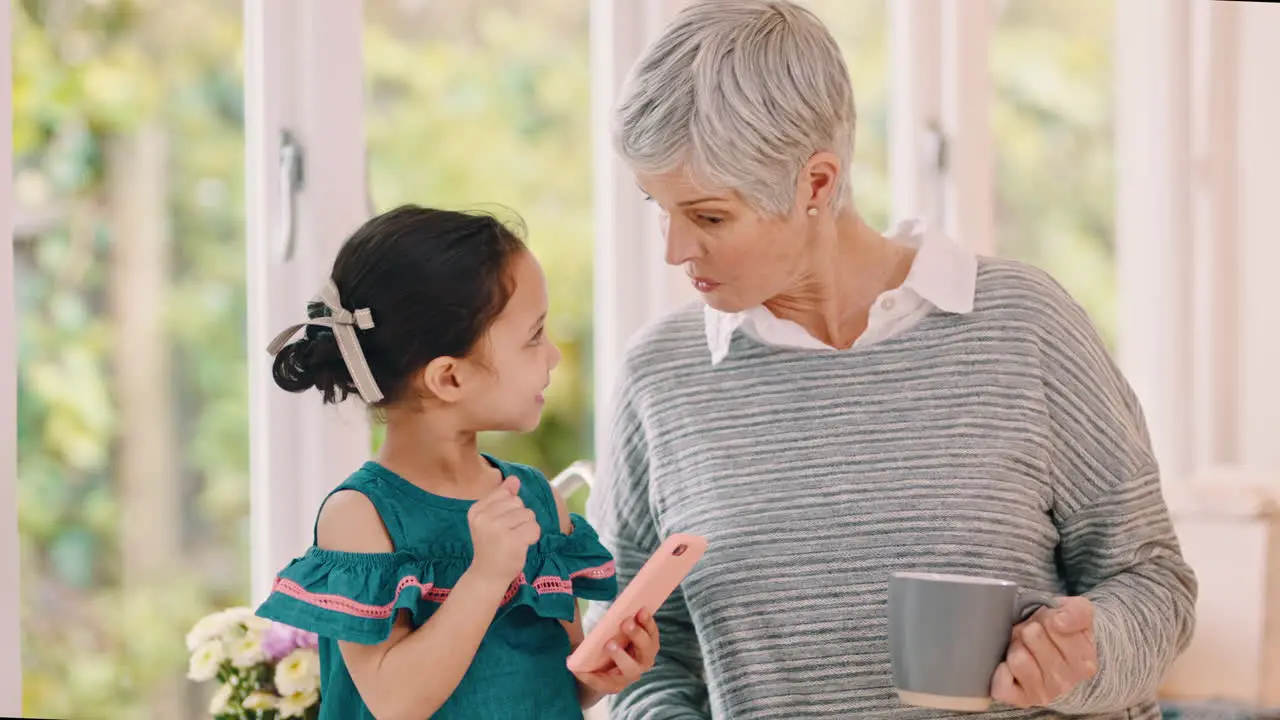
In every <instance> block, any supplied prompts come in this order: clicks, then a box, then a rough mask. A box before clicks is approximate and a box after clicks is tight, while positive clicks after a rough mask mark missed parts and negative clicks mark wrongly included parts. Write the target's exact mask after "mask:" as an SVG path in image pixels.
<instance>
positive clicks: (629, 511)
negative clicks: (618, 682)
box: [587, 375, 710, 720]
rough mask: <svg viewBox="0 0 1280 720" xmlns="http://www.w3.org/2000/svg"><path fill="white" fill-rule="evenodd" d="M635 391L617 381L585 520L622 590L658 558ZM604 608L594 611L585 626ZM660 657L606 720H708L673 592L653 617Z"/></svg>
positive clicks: (698, 666) (680, 603)
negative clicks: (610, 560) (606, 439)
mask: <svg viewBox="0 0 1280 720" xmlns="http://www.w3.org/2000/svg"><path fill="white" fill-rule="evenodd" d="M634 392H635V388H634V386H633V384H632V380H631V378H630V376H629V375H624V378H623V381H622V383H621V387H620V389H619V392H618V405H617V408H616V410H615V413H614V417H613V421H612V425H611V431H610V435H609V447H608V449H607V451H606V453H605V455H604V456H603V457H602V459H601V464H600V471H599V472H598V473H597V477H596V483H595V485H594V486H593V488H592V492H591V500H590V512H589V516H590V517H591V520H592V522H594V523H595V525H596V528H597V530H598V531H599V533H600V536H601V538H602V539H603V541H604V543H605V545H606V546H607V547H609V548H610V549H611V550H612V551H613V553H614V558H615V561H616V563H617V572H618V585H619V588H620V589H622V588H625V587H626V584H627V583H629V582H630V581H631V579H632V578H634V577H635V575H636V573H637V572H639V570H640V567H641V566H642V565H643V564H644V563H645V561H646V560H648V559H649V556H650V555H651V554H652V553H653V552H654V551H656V550H657V548H658V545H659V544H660V538H659V533H658V528H657V523H656V521H655V520H654V517H653V513H652V510H651V504H650V502H649V447H648V442H647V440H646V436H645V431H644V425H643V423H642V421H641V415H640V412H639V410H638V409H637V407H636V405H635V402H634ZM607 608H608V606H607V605H606V604H603V603H593V605H592V608H591V611H590V612H589V613H588V616H587V625H588V626H591V625H593V624H594V623H595V622H596V621H598V620H599V618H600V617H601V616H602V615H603V614H604V611H605V610H606V609H607ZM654 620H655V621H656V622H657V625H658V632H659V636H660V643H661V649H660V650H659V652H658V656H657V658H656V660H655V662H654V666H653V669H651V670H650V671H649V672H647V673H645V674H644V676H642V677H641V678H640V679H639V680H637V681H636V682H635V683H634V684H632V685H631V686H630V687H628V688H627V689H626V690H624V691H623V692H621V693H619V694H618V695H616V696H614V697H613V699H612V701H611V708H610V715H609V717H610V718H612V719H613V720H659V719H661V720H707V718H709V717H710V712H709V710H708V705H707V689H706V684H705V681H704V679H703V666H702V652H701V648H700V646H699V644H698V637H697V635H696V633H695V631H694V628H693V623H692V621H691V619H690V617H689V609H688V606H687V605H686V603H685V599H684V596H683V595H682V594H681V592H680V590H679V589H677V590H676V592H675V593H673V594H672V596H671V598H670V599H669V600H668V601H667V602H666V603H665V604H664V605H663V606H662V608H660V609H659V610H658V612H656V613H654Z"/></svg>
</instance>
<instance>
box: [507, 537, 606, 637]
mask: <svg viewBox="0 0 1280 720" xmlns="http://www.w3.org/2000/svg"><path fill="white" fill-rule="evenodd" d="M571 518H572V520H573V531H572V532H571V533H570V534H568V535H564V534H559V533H557V534H554V535H553V534H546V535H543V536H542V539H541V540H539V541H538V543H537V544H536V545H535V546H534V547H533V548H532V549H531V550H530V553H529V562H528V563H527V565H526V567H525V572H524V573H523V574H522V575H521V576H520V577H518V578H516V582H515V583H513V584H512V589H511V590H510V591H508V593H507V594H508V596H509V602H508V603H507V604H508V605H509V606H510V607H514V606H517V605H521V604H524V605H529V606H530V607H532V608H533V610H534V612H536V613H537V614H538V615H541V616H542V617H549V618H555V619H557V620H565V621H570V620H573V618H574V610H575V609H576V608H577V604H576V602H575V598H582V599H584V600H612V599H613V598H614V596H615V595H617V593H618V578H617V575H616V570H615V567H614V562H613V555H612V554H610V553H609V551H608V550H606V549H605V547H604V545H602V544H601V543H600V538H599V536H597V535H596V531H595V529H594V528H592V527H591V525H590V524H589V523H588V522H587V520H586V518H584V517H582V516H581V515H577V514H573V515H571Z"/></svg>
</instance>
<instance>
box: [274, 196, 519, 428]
mask: <svg viewBox="0 0 1280 720" xmlns="http://www.w3.org/2000/svg"><path fill="white" fill-rule="evenodd" d="M524 249H525V245H524V242H523V241H522V240H521V239H520V237H519V236H518V235H517V234H516V232H515V231H513V230H512V229H511V228H509V227H507V226H506V225H504V224H503V223H502V222H500V221H499V220H498V219H497V218H495V217H493V216H491V215H486V214H479V213H475V214H472V213H462V212H452V211H449V210H433V209H430V208H423V207H417V206H414V205H406V206H403V207H399V208H396V209H395V210H391V211H389V212H386V213H383V214H382V215H379V216H377V217H375V218H373V219H371V220H369V221H368V222H366V223H365V224H364V225H362V226H361V227H360V229H359V230H357V231H356V232H355V234H354V235H352V236H351V237H350V238H349V239H348V240H347V241H346V243H345V244H343V246H342V249H341V250H339V251H338V257H337V259H335V260H334V263H333V273H332V278H333V281H334V283H335V284H336V285H337V286H338V294H339V295H340V296H341V300H342V306H343V307H344V308H346V309H347V310H351V311H355V310H360V309H363V308H368V309H369V311H370V314H371V315H372V316H373V322H374V327H372V328H370V329H368V330H357V331H356V335H357V337H358V338H359V340H360V348H361V350H362V351H363V352H364V356H365V359H366V360H367V361H368V363H369V369H370V370H371V371H372V373H373V379H374V381H375V382H377V384H378V387H379V388H380V389H381V390H382V394H383V395H384V398H383V400H382V401H381V402H380V403H378V404H379V405H387V404H390V403H394V402H396V401H398V400H400V399H402V398H403V397H405V395H406V394H408V393H410V392H411V384H412V383H411V380H412V378H413V376H414V375H415V374H416V373H417V372H418V371H419V370H421V369H422V368H423V367H424V366H426V364H427V363H429V362H431V361H432V360H434V359H435V358H438V357H443V356H449V357H465V356H466V355H467V354H469V353H470V352H471V350H472V349H473V348H474V347H475V345H476V343H477V342H478V341H479V340H480V338H481V337H482V336H483V335H484V333H485V331H486V330H487V329H488V328H489V325H490V324H491V323H492V322H493V321H494V319H495V318H497V316H498V315H499V314H500V313H501V312H502V310H503V308H505V307H506V305H507V301H508V300H510V299H511V293H512V291H513V290H514V281H513V278H512V276H511V262H512V260H513V259H514V258H515V257H516V256H517V255H518V254H519V253H520V252H522V251H523V250H524ZM328 314H329V310H328V308H326V307H325V306H324V304H323V303H320V302H312V303H310V304H309V305H308V306H307V317H309V318H316V317H322V316H325V315H328ZM273 374H274V376H275V381H276V384H277V385H279V386H280V387H282V388H284V389H285V390H288V391H289V392H303V391H305V390H309V389H311V388H317V389H319V390H320V392H321V393H322V394H323V395H324V401H325V402H326V403H336V402H340V401H342V400H345V399H346V398H347V396H348V395H351V394H354V393H356V386H355V382H354V381H353V380H352V379H351V372H350V371H349V370H348V369H347V366H346V363H345V362H343V359H342V353H341V352H340V351H339V350H338V343H337V338H335V337H334V334H333V331H332V330H330V329H329V328H327V327H322V326H317V325H307V326H306V334H305V335H304V336H303V337H300V338H298V340H296V341H294V342H292V343H290V344H289V345H286V346H285V347H284V349H283V350H281V351H280V353H279V354H277V355H276V359H275V366H274V368H273Z"/></svg>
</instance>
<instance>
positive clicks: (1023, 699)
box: [991, 597, 1098, 708]
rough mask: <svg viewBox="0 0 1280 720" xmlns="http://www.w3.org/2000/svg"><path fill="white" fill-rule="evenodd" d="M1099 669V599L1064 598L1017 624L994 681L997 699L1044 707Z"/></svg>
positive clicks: (1019, 704) (992, 695) (1016, 705)
mask: <svg viewBox="0 0 1280 720" xmlns="http://www.w3.org/2000/svg"><path fill="white" fill-rule="evenodd" d="M1097 671H1098V648H1097V646H1096V645H1095V644H1094V641H1093V603H1091V602H1090V601H1089V600H1088V599H1086V598H1083V597H1069V598H1063V599H1062V600H1061V601H1060V603H1059V606H1058V607H1056V608H1041V609H1040V610H1038V611H1037V612H1036V614H1035V615H1032V616H1031V618H1030V619H1028V620H1027V621H1026V622H1023V623H1021V624H1019V625H1017V626H1015V627H1014V628H1013V639H1012V641H1011V642H1010V643H1009V651H1008V653H1007V654H1006V655H1005V661H1004V662H1003V663H1001V664H1000V667H998V668H996V674H995V677H994V678H992V680H991V697H992V698H993V699H995V700H998V701H999V702H1002V703H1005V704H1007V705H1013V706H1015V707H1020V708H1028V707H1032V706H1044V705H1048V704H1049V703H1052V702H1053V701H1054V700H1057V699H1058V698H1060V697H1062V696H1063V695H1066V694H1067V693H1069V692H1071V691H1072V690H1073V689H1075V687H1076V686H1077V685H1079V684H1080V683H1082V682H1084V681H1086V680H1088V679H1089V678H1091V677H1093V676H1094V673H1096V672H1097Z"/></svg>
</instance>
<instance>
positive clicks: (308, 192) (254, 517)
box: [244, 0, 370, 603]
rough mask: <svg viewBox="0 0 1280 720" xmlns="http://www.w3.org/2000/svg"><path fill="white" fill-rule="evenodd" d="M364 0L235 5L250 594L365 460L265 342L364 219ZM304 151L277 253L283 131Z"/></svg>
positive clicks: (266, 581) (265, 583)
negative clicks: (239, 47) (276, 371)
mask: <svg viewBox="0 0 1280 720" xmlns="http://www.w3.org/2000/svg"><path fill="white" fill-rule="evenodd" d="M363 11H364V6H363V3H360V2H340V3H328V2H326V3H316V2H310V0H273V1H272V2H258V0H246V1H245V3H244V25H245V27H244V36H245V62H244V64H245V163H246V167H245V186H246V208H245V215H246V224H247V228H246V231H247V237H246V256H247V262H248V268H247V286H248V296H249V303H248V307H249V317H248V353H249V368H248V375H249V396H250V401H249V427H250V439H249V450H250V453H249V455H250V547H251V550H250V555H251V558H250V568H251V569H250V572H251V579H252V583H251V586H252V600H253V602H254V603H257V602H259V601H261V600H262V599H264V598H265V597H266V595H267V594H268V593H269V592H270V589H271V584H272V582H273V580H274V577H275V574H276V572H277V571H278V570H279V569H280V568H282V567H284V565H285V564H287V563H288V561H289V560H290V559H291V558H293V557H295V556H296V555H298V554H300V553H301V552H302V551H303V550H304V549H305V548H306V547H307V545H308V544H309V543H310V542H311V540H312V535H311V533H312V522H313V520H314V518H315V516H316V512H317V510H318V509H319V506H320V504H321V503H322V501H323V499H324V497H325V495H326V494H327V493H328V492H329V491H330V490H331V489H332V488H333V487H334V486H336V485H338V484H339V483H340V482H342V480H343V479H345V478H346V476H347V475H348V474H349V473H350V472H351V470H352V469H353V468H355V467H358V466H359V465H360V463H362V462H364V461H365V460H366V459H368V456H369V451H370V427H369V422H368V417H367V415H366V414H365V413H364V411H363V409H362V408H360V407H358V405H357V404H356V403H345V404H344V405H341V406H339V407H338V408H328V407H326V408H321V407H319V405H318V403H317V399H316V398H315V396H314V395H311V394H306V395H293V394H290V393H285V392H281V391H280V390H279V389H278V388H276V386H275V383H274V381H273V380H272V376H271V362H270V358H269V357H268V356H267V354H266V352H265V348H266V347H267V344H268V343H269V342H270V341H271V338H272V337H274V336H275V334H276V333H277V332H279V331H280V330H282V329H283V328H285V327H288V326H289V325H292V324H294V323H297V322H299V321H300V320H301V319H303V318H304V317H305V311H306V303H307V301H308V300H309V299H310V298H311V297H313V296H314V295H315V294H316V293H317V292H318V291H319V290H320V288H321V286H322V285H323V283H324V282H325V281H326V280H327V279H328V273H329V270H330V268H331V266H332V262H333V257H334V255H336V253H337V250H338V248H339V247H340V246H341V244H342V242H343V240H344V239H345V238H346V237H347V236H348V235H349V234H350V233H351V231H353V230H354V229H355V228H356V227H357V226H358V225H359V224H360V223H362V222H364V221H365V220H366V219H367V218H368V206H367V204H366V202H367V201H366V198H367V195H368V194H367V190H366V185H365V183H366V179H365V177H366V173H365V131H364V78H363V67H364V66H363V61H362V54H363V53H362V28H363V21H364V17H363ZM286 130H287V131H289V132H290V133H292V135H293V136H294V137H295V138H296V139H297V141H298V142H299V143H300V145H301V147H302V165H303V167H302V176H303V179H302V187H301V190H300V192H298V193H297V195H296V198H295V200H294V219H295V232H296V236H295V237H296V240H295V251H294V255H293V257H292V259H290V260H289V261H287V262H281V261H280V260H279V255H278V253H279V252H280V244H281V243H280V233H281V228H282V224H283V223H284V221H285V220H284V219H285V213H286V210H287V208H288V198H287V197H286V196H285V195H286V194H285V192H284V191H283V189H282V188H281V178H282V175H283V173H282V169H281V164H280V152H281V148H282V133H283V132H284V131H286Z"/></svg>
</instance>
